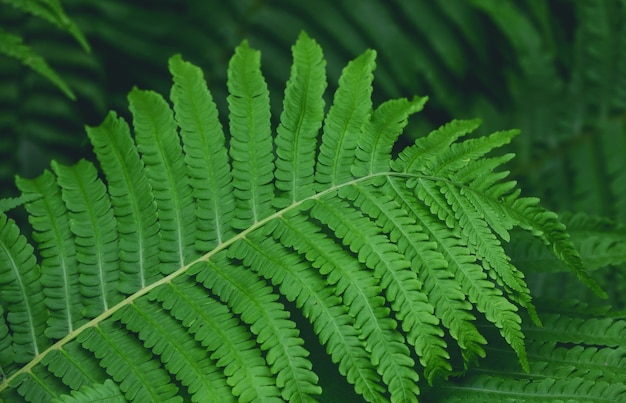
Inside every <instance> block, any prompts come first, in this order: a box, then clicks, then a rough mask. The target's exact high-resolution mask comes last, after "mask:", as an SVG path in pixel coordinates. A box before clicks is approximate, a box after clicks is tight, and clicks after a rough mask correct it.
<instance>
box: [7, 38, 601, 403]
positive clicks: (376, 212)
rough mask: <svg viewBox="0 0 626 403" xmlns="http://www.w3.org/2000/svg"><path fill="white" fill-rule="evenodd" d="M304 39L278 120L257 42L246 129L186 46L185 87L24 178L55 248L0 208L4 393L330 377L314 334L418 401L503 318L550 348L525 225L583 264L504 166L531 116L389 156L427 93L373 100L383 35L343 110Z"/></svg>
mask: <svg viewBox="0 0 626 403" xmlns="http://www.w3.org/2000/svg"><path fill="white" fill-rule="evenodd" d="M292 51H293V57H294V64H293V66H292V69H291V77H290V79H289V82H288V85H287V88H286V90H285V99H284V103H283V105H284V112H283V114H282V116H281V119H280V123H279V126H278V129H277V130H276V135H274V133H272V127H271V119H270V103H269V99H270V98H269V92H268V89H267V85H266V82H265V78H264V76H263V74H262V73H261V68H260V66H261V59H260V53H259V52H258V51H256V50H253V49H252V48H250V46H249V45H248V43H247V42H243V43H242V44H241V45H240V46H239V47H238V48H237V49H236V51H235V55H234V56H233V58H232V59H231V62H230V65H229V71H228V82H227V85H228V89H229V92H230V95H229V96H228V106H229V127H228V129H229V130H228V132H229V135H228V136H227V135H226V134H225V133H224V130H223V129H222V127H221V124H220V122H219V119H218V114H217V108H216V106H215V104H214V102H213V98H212V96H211V94H210V93H209V91H208V89H207V87H206V81H205V80H204V78H203V75H202V72H201V71H200V69H198V68H197V67H195V66H193V65H191V64H190V63H188V62H185V61H183V60H182V58H181V57H180V56H174V57H172V58H171V59H170V62H169V68H170V71H171V73H172V76H173V82H174V83H173V87H172V90H171V92H170V98H171V101H172V104H173V105H172V106H170V105H169V104H168V102H167V101H166V100H165V99H164V98H163V97H162V96H160V95H158V94H156V93H154V92H151V91H142V90H138V89H133V90H132V91H131V93H130V95H129V102H130V110H131V113H132V120H133V128H134V130H133V131H134V136H133V135H131V130H130V128H129V125H128V124H126V123H125V122H124V120H122V119H120V118H118V117H117V115H116V114H114V113H111V114H109V116H108V117H107V118H106V119H105V121H104V123H103V124H102V125H101V126H99V127H96V128H88V129H87V132H88V135H89V138H90V140H91V142H92V143H93V146H94V151H95V155H96V157H97V158H98V160H99V161H100V164H99V166H100V168H101V171H102V172H101V175H99V173H98V171H97V169H96V168H95V166H94V165H93V164H91V163H89V162H86V161H84V160H83V161H80V162H79V163H78V164H76V165H75V166H73V167H66V166H63V165H60V164H58V163H53V164H52V170H53V173H50V172H46V173H45V174H44V175H42V176H41V177H40V178H37V179H34V180H26V179H19V180H18V183H19V186H20V189H21V190H22V192H23V198H24V200H28V202H27V204H26V210H27V212H28V213H29V214H30V217H31V220H32V226H33V230H34V232H33V240H34V241H35V242H36V243H37V244H38V256H40V257H41V269H40V266H38V265H37V262H36V257H35V253H34V248H33V247H32V246H30V245H29V244H28V243H27V241H26V238H24V237H23V236H22V235H20V234H19V231H18V229H17V227H16V225H15V224H14V222H13V221H11V220H9V219H8V218H7V217H6V215H4V214H2V215H0V263H1V264H2V265H1V266H0V267H1V269H0V270H2V271H1V272H0V284H1V285H2V289H1V290H0V303H1V304H0V307H1V308H2V312H3V316H2V318H3V322H2V324H1V325H0V345H1V346H6V347H7V352H6V353H2V354H0V359H1V360H2V361H1V362H0V368H1V369H2V371H3V373H4V377H5V378H4V379H3V380H2V383H0V397H2V398H5V397H6V398H9V397H11V398H14V397H15V396H18V397H21V398H23V399H25V400H27V401H37V402H40V401H46V402H47V401H52V400H54V399H71V398H72V395H71V394H72V392H75V393H74V396H76V398H77V399H83V400H84V399H87V398H89V397H92V396H98V395H99V394H112V397H120V395H123V397H124V399H126V400H130V401H182V400H191V401H207V400H210V399H213V400H217V401H233V400H239V401H244V402H251V401H257V400H258V401H263V402H266V401H267V402H271V401H284V400H287V401H311V400H315V399H316V398H318V397H319V396H320V394H322V399H323V398H325V396H324V395H323V393H324V391H323V390H322V388H321V386H320V383H321V382H320V380H319V379H318V373H319V372H318V371H319V370H320V369H319V368H315V366H314V362H316V360H315V358H316V357H311V353H310V352H309V348H308V346H309V343H319V344H321V345H322V346H323V347H325V349H326V352H327V354H328V355H329V356H330V361H332V363H333V364H334V365H336V366H337V369H338V371H339V374H341V376H343V377H345V378H346V380H347V381H348V382H349V383H350V384H352V385H354V390H355V392H356V393H357V394H359V395H361V396H362V397H363V398H364V399H366V400H368V401H387V400H390V401H394V402H396V401H398V402H400V401H402V402H404V401H417V399H418V396H419V395H420V394H423V393H424V391H427V390H428V388H429V386H428V384H430V385H433V384H436V382H438V381H440V379H441V378H446V377H449V376H450V375H451V374H453V373H455V372H456V371H457V370H461V366H463V367H465V369H467V368H469V367H470V364H471V362H472V361H473V360H475V359H476V358H479V357H484V356H485V354H486V351H489V350H488V348H486V347H485V345H486V344H487V338H486V336H489V338H490V340H491V339H495V340H496V341H501V340H502V339H503V340H504V341H505V343H506V344H505V345H504V346H503V347H502V348H503V349H504V351H507V352H508V353H510V354H515V355H516V356H517V357H518V361H519V362H520V363H521V366H522V368H523V369H524V370H526V371H530V370H531V365H530V364H531V363H533V360H532V357H530V359H529V356H528V355H527V348H526V344H525V337H526V334H532V332H533V330H532V328H525V327H523V326H522V324H523V323H522V313H521V312H520V309H519V308H520V307H522V308H525V310H526V311H528V313H529V314H530V316H531V317H532V318H533V319H535V321H538V319H537V316H536V314H535V312H534V307H533V304H532V302H531V299H530V292H529V291H528V287H527V286H526V283H525V281H524V277H523V276H522V275H521V272H520V271H519V270H517V269H516V268H515V267H514V266H513V265H512V264H511V258H510V257H509V255H507V254H506V253H505V250H506V249H505V248H504V246H503V245H504V243H506V242H509V241H511V237H510V235H509V233H511V234H513V231H512V230H513V229H514V227H521V228H522V229H525V230H528V231H530V232H531V233H532V234H533V235H535V236H539V237H540V238H542V239H543V240H544V241H545V242H546V243H547V244H549V245H550V246H551V247H552V248H553V250H554V251H555V252H556V255H557V257H558V258H560V259H562V260H563V261H564V263H566V264H570V265H573V266H574V268H575V269H576V270H578V271H579V272H581V273H583V274H582V275H585V274H586V273H585V272H584V271H582V266H581V263H580V260H579V258H578V255H577V254H576V253H575V249H574V247H573V245H572V244H571V242H570V240H569V238H568V235H567V233H566V232H565V228H564V226H563V225H562V224H561V223H560V222H559V221H558V220H557V219H556V216H555V215H553V214H552V213H550V212H547V211H545V210H543V209H541V208H540V207H538V205H537V202H536V200H534V199H524V198H519V192H520V191H519V189H517V187H516V185H515V183H514V182H511V181H508V182H507V181H506V176H507V173H506V172H497V171H496V170H497V169H498V168H500V166H501V165H502V164H504V163H505V162H507V161H508V160H509V159H510V158H511V156H510V155H505V156H502V157H488V156H487V155H488V153H490V152H491V151H492V150H493V149H495V148H497V147H500V146H502V145H504V144H506V143H508V142H509V141H510V140H511V138H512V137H513V135H514V132H501V133H496V134H494V135H492V136H487V137H478V138H474V139H470V140H461V138H462V137H463V136H464V135H466V134H467V133H469V132H471V131H472V130H474V129H475V128H476V127H477V125H478V122H477V121H455V122H452V123H450V124H448V125H446V126H444V127H442V128H440V129H438V130H435V131H433V132H432V133H431V134H429V135H428V136H426V137H424V138H421V139H418V140H417V141H416V143H415V145H413V146H410V147H407V148H406V149H405V150H403V151H402V152H400V154H399V156H398V157H397V158H395V159H393V160H392V158H393V157H392V148H393V145H394V143H395V140H396V139H397V137H398V136H399V134H400V133H401V131H402V129H403V128H404V126H405V125H406V120H407V119H408V117H409V116H410V115H411V114H413V113H415V112H417V111H419V110H420V109H421V108H422V106H423V104H424V102H425V98H414V99H413V100H411V101H409V100H406V99H401V100H392V101H389V102H386V103H383V104H382V105H381V106H379V107H378V108H376V109H374V110H373V108H372V101H371V93H372V80H373V74H372V71H373V69H374V66H375V62H374V59H375V55H376V53H375V52H374V51H366V52H365V53H364V54H363V55H361V56H360V57H358V58H356V59H355V60H354V61H352V62H351V63H350V64H348V66H347V67H346V68H345V69H344V70H343V72H342V75H341V77H340V79H339V88H338V90H337V92H336V93H335V96H334V100H333V104H332V105H331V106H330V108H329V111H328V113H327V114H326V115H324V113H323V110H324V103H323V91H324V89H325V86H326V79H325V72H324V60H323V57H322V53H321V49H320V47H319V46H318V45H317V44H316V43H315V41H313V40H312V39H311V38H309V37H308V36H307V35H306V34H301V35H300V37H299V39H298V41H297V42H296V44H295V45H294V46H293V49H292ZM321 127H323V130H322V132H323V133H322V135H321V142H320V143H319V145H318V143H317V140H316V139H317V135H318V131H319V129H320V128H321ZM101 178H103V179H101ZM55 251H58V252H55ZM5 290H6V291H5ZM295 310H300V311H301V313H302V315H294V313H295ZM301 320H307V321H309V322H310V324H311V325H312V327H302V326H300V323H299V321H301ZM485 320H486V322H487V324H484V322H485ZM494 327H495V329H497V331H496V332H495V335H494V334H493V333H494V331H493V328H494ZM308 329H312V332H310V333H314V334H309V331H308ZM479 329H480V331H479ZM485 329H486V330H485ZM609 333H610V334H612V332H609ZM448 336H449V337H448ZM457 347H458V349H457ZM489 347H491V342H490V345H489ZM458 350H460V357H458V358H462V362H461V363H458V364H457V357H456V355H459V354H458ZM111 381H113V382H114V385H113V386H115V387H113V386H109V385H111ZM116 388H117V389H116ZM76 391H84V392H76ZM81 393H82V395H81ZM67 395H69V397H67Z"/></svg>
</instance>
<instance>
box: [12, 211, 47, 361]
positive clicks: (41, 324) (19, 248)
mask: <svg viewBox="0 0 626 403" xmlns="http://www.w3.org/2000/svg"><path fill="white" fill-rule="evenodd" d="M0 270H1V271H0V285H2V289H1V291H0V304H1V305H2V307H3V308H4V311H5V316H4V317H5V318H6V319H5V326H8V327H9V329H10V333H9V335H8V336H7V337H10V340H11V343H10V344H11V347H10V353H9V354H10V355H11V358H13V361H8V362H3V363H1V367H2V368H3V371H4V372H5V373H6V372H8V371H9V370H11V371H12V370H14V368H15V364H23V363H25V362H28V361H30V360H32V359H33V357H35V356H37V355H39V354H40V352H41V351H42V350H43V349H45V348H46V347H47V346H48V345H49V344H50V341H49V338H48V337H47V336H45V334H44V333H45V329H46V320H47V319H48V310H47V309H46V308H45V298H44V294H43V287H42V284H41V282H40V277H41V269H40V268H39V266H38V265H37V262H36V260H35V256H33V247H32V246H31V245H30V244H29V243H28V242H27V241H26V238H25V237H24V236H23V235H21V234H20V232H19V229H18V227H17V225H16V224H15V222H14V221H13V220H11V219H10V218H8V217H7V216H6V215H5V214H0ZM5 340H6V337H5ZM11 350H12V351H11Z"/></svg>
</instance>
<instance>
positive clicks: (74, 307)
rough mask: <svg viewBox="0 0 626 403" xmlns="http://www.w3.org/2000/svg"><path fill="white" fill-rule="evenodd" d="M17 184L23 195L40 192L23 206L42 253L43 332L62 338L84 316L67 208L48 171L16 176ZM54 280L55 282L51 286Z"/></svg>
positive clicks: (58, 188)
mask: <svg viewBox="0 0 626 403" xmlns="http://www.w3.org/2000/svg"><path fill="white" fill-rule="evenodd" d="M17 186H18V188H19V189H20V190H21V191H22V192H23V194H24V195H27V196H43V197H42V198H41V199H39V200H37V201H34V202H32V203H29V204H28V205H27V206H26V210H27V211H28V213H29V214H30V216H31V220H32V224H33V230H34V233H33V237H34V239H36V240H37V241H38V242H39V250H40V253H41V254H42V261H41V269H42V270H41V272H42V274H41V276H42V277H41V281H42V282H43V283H44V284H47V285H48V287H46V288H45V289H44V294H45V295H46V304H47V305H48V309H49V312H50V317H49V318H48V321H47V325H48V328H47V329H46V334H47V335H48V336H49V337H51V338H62V337H63V336H64V335H66V334H67V333H70V332H72V331H73V330H74V328H75V326H76V325H78V324H80V323H81V321H82V318H83V316H84V315H83V312H82V305H83V304H82V300H81V294H80V291H79V287H80V282H79V278H78V277H79V271H78V260H77V258H76V245H75V244H74V240H73V239H72V231H71V229H70V220H69V218H68V213H67V209H66V207H65V205H64V204H63V200H62V198H61V190H60V187H59V186H58V185H57V184H56V182H55V181H54V177H53V174H52V173H51V172H50V171H46V172H44V174H43V175H42V176H40V177H39V178H37V179H31V180H27V179H21V178H18V179H17ZM59 277H60V279H59ZM55 284H58V285H57V286H56V287H55V286H54V285H55Z"/></svg>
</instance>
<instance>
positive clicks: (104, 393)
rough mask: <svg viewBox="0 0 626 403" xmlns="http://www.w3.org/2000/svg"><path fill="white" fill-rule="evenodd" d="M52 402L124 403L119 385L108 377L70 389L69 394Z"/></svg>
mask: <svg viewBox="0 0 626 403" xmlns="http://www.w3.org/2000/svg"><path fill="white" fill-rule="evenodd" d="M52 402H53V403H90V402H107V403H124V402H126V399H124V395H122V394H121V392H120V389H119V387H118V386H117V384H116V383H115V382H113V381H112V380H110V379H107V380H106V381H104V383H101V384H95V385H93V386H86V387H84V388H81V389H79V390H75V391H72V394H71V395H62V396H61V397H59V398H57V399H54V400H53V401H52Z"/></svg>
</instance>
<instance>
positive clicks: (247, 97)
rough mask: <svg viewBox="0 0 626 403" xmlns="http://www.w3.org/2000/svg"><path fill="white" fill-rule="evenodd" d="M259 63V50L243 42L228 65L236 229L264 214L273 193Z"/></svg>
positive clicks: (267, 115)
mask: <svg viewBox="0 0 626 403" xmlns="http://www.w3.org/2000/svg"><path fill="white" fill-rule="evenodd" d="M260 66H261V54H260V52H259V51H257V50H253V49H251V48H250V47H249V46H248V43H247V42H244V43H243V44H242V45H241V46H239V47H238V48H237V50H236V51H235V55H234V56H233V58H232V59H231V61H230V64H229V69H228V73H229V74H228V89H229V91H230V95H229V96H228V106H229V111H230V113H229V121H230V134H231V139H230V157H231V159H232V164H233V186H234V188H235V192H234V194H235V198H236V199H237V204H236V205H235V223H237V224H236V225H235V227H236V228H237V229H245V228H247V227H249V226H250V225H252V224H254V223H256V222H258V221H260V220H261V219H263V218H265V217H266V216H268V215H269V213H270V212H271V201H272V198H273V197H274V185H273V183H272V179H273V173H274V155H273V152H272V149H273V145H272V137H271V128H270V104H269V92H268V90H267V84H266V83H265V80H264V78H263V75H262V74H261V71H260ZM250 178H253V179H252V180H251V179H250Z"/></svg>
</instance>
